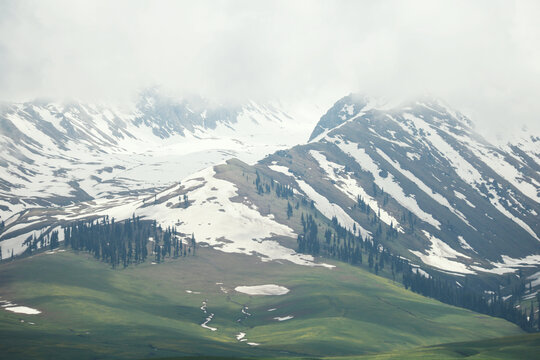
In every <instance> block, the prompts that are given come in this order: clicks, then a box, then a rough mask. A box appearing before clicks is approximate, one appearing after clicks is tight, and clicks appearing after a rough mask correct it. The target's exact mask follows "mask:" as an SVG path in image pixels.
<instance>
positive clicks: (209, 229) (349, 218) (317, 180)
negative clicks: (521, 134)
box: [1, 95, 540, 276]
mask: <svg viewBox="0 0 540 360" xmlns="http://www.w3.org/2000/svg"><path fill="white" fill-rule="evenodd" d="M49 106H50V105H49ZM144 106H148V108H147V110H146V112H145V114H146V115H145V116H146V118H145V119H143V117H142V116H141V115H140V114H141V112H142V110H141V108H139V110H138V111H139V112H137V113H135V115H133V114H132V115H130V116H131V117H124V118H123V119H124V121H123V122H121V124H126V125H125V127H122V129H123V130H122V132H121V133H122V134H125V135H123V137H120V136H116V137H114V141H115V143H113V144H112V145H111V146H109V147H107V149H109V152H103V154H101V153H100V152H99V151H90V150H88V152H89V153H90V154H92V156H94V157H95V159H98V160H93V161H95V162H96V163H99V162H100V161H105V160H104V159H110V160H109V161H110V164H111V165H110V166H111V168H112V169H111V170H110V173H109V172H108V170H102V171H101V172H100V173H99V174H98V175H94V174H92V175H93V176H96V177H99V176H105V175H108V174H110V175H108V176H109V177H108V178H106V180H103V179H100V180H101V182H99V181H98V180H94V181H95V183H85V182H84V181H82V180H78V181H77V183H78V184H81V185H80V187H81V189H86V188H87V187H88V188H90V189H94V191H96V192H97V190H95V189H100V187H99V186H103V183H106V184H107V183H108V182H110V183H112V184H116V183H114V181H118V182H119V184H122V185H114V186H117V188H112V189H111V187H109V188H107V190H102V192H101V193H99V192H98V193H97V194H96V193H91V192H90V191H87V190H84V191H85V194H87V196H88V197H92V196H95V195H97V196H95V197H96V199H90V200H87V201H81V202H74V203H72V204H68V205H66V206H62V207H59V206H57V207H52V208H51V207H49V208H46V209H44V208H36V209H29V210H26V211H23V212H20V213H18V214H17V215H16V216H12V217H11V218H10V219H9V220H7V221H6V227H5V229H4V232H3V234H2V235H1V236H2V240H3V241H2V243H1V244H2V246H3V248H4V249H7V251H8V254H9V250H13V252H14V253H15V254H18V253H21V252H23V251H24V250H25V246H24V245H22V243H23V242H24V240H25V239H27V238H28V237H29V236H32V235H34V236H36V237H37V236H39V235H40V234H41V233H43V232H50V231H51V230H53V229H60V228H61V227H62V226H64V225H66V224H69V223H70V222H72V221H75V220H77V219H93V218H98V217H101V216H106V215H108V216H110V217H114V218H116V219H118V220H121V219H125V218H128V217H131V216H132V215H133V214H136V215H140V216H143V217H144V218H146V219H155V220H157V221H158V222H159V223H161V224H162V225H163V226H175V227H176V228H177V229H178V230H179V231H183V232H186V233H191V232H194V233H195V234H197V236H198V238H199V241H201V242H202V243H206V244H207V245H208V246H213V247H215V248H216V249H221V250H223V251H227V252H239V253H247V254H257V255H258V256H260V257H261V258H262V259H263V260H271V259H280V260H288V261H292V262H295V263H299V264H304V265H316V264H320V262H318V261H316V260H315V259H313V258H312V257H311V256H309V255H306V254H298V253H297V252H296V250H297V249H296V245H295V242H294V241H295V239H296V237H297V236H298V235H299V234H300V232H301V229H302V227H301V226H300V225H299V224H300V223H299V221H297V220H295V218H294V216H293V217H292V218H290V217H289V216H286V215H285V209H287V204H288V203H289V201H290V202H291V203H292V204H295V203H296V208H297V209H298V206H299V207H300V209H301V210H298V211H309V212H313V215H314V216H315V217H316V218H317V219H319V220H318V221H319V224H318V226H320V227H321V229H320V232H319V234H320V237H321V238H320V241H321V242H322V241H324V239H323V238H322V234H323V233H324V229H325V227H326V226H329V227H331V226H333V225H332V224H334V225H335V224H336V223H339V224H340V225H341V226H343V227H345V228H347V229H348V230H349V231H350V232H354V233H355V234H356V235H360V236H361V237H362V239H364V240H365V241H377V243H378V244H380V246H381V247H382V248H385V249H388V250H389V251H391V252H392V253H394V254H397V255H400V256H403V257H406V258H409V259H411V260H412V261H413V262H415V263H417V264H419V265H420V266H422V267H423V268H424V269H426V270H428V269H432V270H437V271H442V272H446V273H449V274H453V275H455V276H464V275H482V274H487V275H489V274H504V273H508V272H514V271H516V270H517V269H518V268H522V269H524V271H525V270H526V271H525V273H526V275H530V274H529V273H532V272H533V271H537V270H535V269H538V267H539V266H540V241H539V236H540V223H539V221H538V218H539V217H538V214H539V212H540V202H539V200H540V194H539V189H540V172H539V171H538V167H539V161H538V153H539V151H538V140H537V138H536V137H534V136H533V137H530V136H529V137H528V138H525V139H521V140H520V141H519V142H515V143H513V144H507V143H503V144H499V145H497V144H490V143H488V142H487V141H486V140H484V139H483V138H482V137H481V136H480V135H479V134H478V133H477V132H475V130H474V129H473V127H472V123H471V121H470V120H469V119H467V118H466V117H465V116H463V115H462V114H460V113H459V112H456V111H454V110H452V109H451V108H449V107H448V106H446V105H445V104H443V103H442V102H440V101H438V100H433V99H428V98H425V99H421V100H417V101H412V102H408V103H404V104H400V105H388V104H380V103H377V102H376V101H373V100H370V99H368V98H366V97H361V96H354V95H350V96H347V97H345V98H343V99H341V100H339V101H338V102H337V103H336V104H335V105H334V106H333V107H332V108H331V109H330V110H328V112H327V113H326V114H325V115H324V116H323V117H322V118H321V119H320V121H319V123H318V124H317V125H316V127H315V130H313V133H312V135H311V140H310V141H309V142H308V143H304V144H301V145H297V146H294V147H292V148H287V149H285V148H283V147H281V145H287V143H289V144H290V143H293V142H292V141H290V142H289V140H288V139H289V138H287V136H290V139H292V138H294V136H293V135H295V134H298V133H300V132H301V131H300V128H301V126H300V125H298V128H299V130H298V132H295V131H293V130H291V131H289V132H282V133H280V134H278V135H276V134H277V133H276V132H275V131H277V130H276V129H279V128H280V126H285V128H287V129H289V126H291V124H292V123H293V122H292V121H289V120H282V119H283V117H281V116H286V115H284V114H283V112H279V111H278V110H275V109H271V108H267V107H262V106H259V105H256V104H250V105H249V106H246V107H244V108H243V109H242V110H241V111H240V112H239V113H237V114H239V115H236V121H230V120H228V118H226V120H225V121H215V122H214V121H210V120H209V121H210V122H209V123H208V127H207V128H204V126H206V125H204V124H205V122H204V121H205V119H204V117H203V116H198V117H197V116H194V115H193V116H194V117H193V119H192V120H190V122H189V123H188V124H190V125H186V127H184V128H182V127H180V125H179V124H180V123H181V122H180V121H177V120H171V117H167V119H169V120H167V121H168V122H167V121H165V122H164V123H161V124H160V126H159V127H157V128H158V129H161V130H156V131H154V130H153V129H154V128H156V125H155V124H156V123H157V121H156V120H152V119H153V118H154V117H155V116H157V115H156V114H159V113H161V112H162V110H157V111H155V112H152V111H150V110H151V109H156V106H155V103H152V102H151V101H146V105H144ZM161 106H162V105H159V106H157V108H160V107H161ZM178 106H180V105H178ZM187 107H189V109H190V110H192V111H193V113H198V114H199V115H201V114H202V112H201V110H200V109H199V110H195V109H194V108H195V106H193V107H191V106H188V105H185V104H184V105H182V106H181V108H187ZM190 110H187V111H188V112H189V113H190V114H191V113H192V112H191V111H190ZM27 111H28V110H27ZM79 111H80V110H79ZM109 111H111V112H112V110H109ZM171 111H172V112H173V113H175V114H180V113H181V112H180V111H179V110H171ZM203 111H204V110H203ZM227 111H229V112H227V113H230V111H233V110H230V109H229V110H227ZM274 111H275V112H274ZM21 112H22V110H21ZM85 112H88V111H87V110H86V108H85ZM102 113H104V111H102V112H101V113H100V114H102ZM207 114H208V112H207ZM246 114H249V115H246ZM272 114H274V115H272ZM278 114H282V115H278ZM190 116H191V115H190ZM256 116H260V117H259V118H256ZM99 118H100V119H102V121H106V120H104V118H105V116H103V115H99ZM106 118H107V119H109V118H110V116H106ZM118 118H120V116H118ZM254 118H256V119H257V122H254V121H253V119H254ZM125 119H129V121H126V120H125ZM96 122H97V120H96ZM276 124H278V126H277V127H276V126H275V125H276ZM190 126H191V128H190ZM249 126H251V127H249ZM103 128H104V129H107V127H103V126H102V129H103ZM312 128H313V127H312ZM236 129H238V130H236ZM240 129H241V130H240ZM246 129H247V130H246ZM268 129H272V131H274V132H272V131H271V130H268ZM81 131H82V130H81ZM237 131H241V133H242V134H252V135H244V137H243V138H242V139H246V138H248V139H252V142H251V143H248V142H247V140H246V142H245V143H240V142H238V147H230V148H228V149H229V151H230V152H228V153H227V154H226V155H227V156H229V157H230V156H231V155H233V156H240V157H241V158H242V157H243V159H244V160H246V154H241V152H242V151H243V150H245V149H252V153H251V154H247V155H248V156H247V158H250V157H251V159H253V158H255V157H256V156H260V158H262V157H263V156H264V154H265V153H267V152H271V151H274V150H275V149H277V148H280V147H281V149H280V150H279V151H276V152H275V153H274V154H272V155H269V156H267V157H265V158H264V159H263V160H260V161H259V162H258V163H255V164H253V165H249V164H245V163H243V162H240V161H229V162H228V163H227V164H225V165H220V166H217V167H212V166H210V167H208V168H207V169H205V170H201V171H199V172H196V173H195V174H192V175H189V176H183V177H180V175H178V179H180V178H182V180H181V181H179V180H178V179H177V180H176V181H175V182H174V184H172V185H169V186H168V187H166V188H165V189H163V190H161V191H155V192H151V193H149V192H146V193H144V192H139V193H137V192H131V193H128V192H127V191H126V192H124V193H122V194H121V195H118V194H116V196H106V197H103V196H100V195H103V194H109V193H110V194H112V193H113V192H114V191H117V190H118V188H119V187H120V186H126V187H128V188H129V183H127V181H128V180H126V178H127V179H130V180H129V181H132V182H133V183H137V182H140V180H137V179H134V176H133V175H130V176H131V177H127V176H126V177H124V178H121V177H120V176H116V177H114V176H113V175H115V172H116V171H118V172H120V171H124V172H128V173H130V171H131V173H130V174H133V173H134V169H132V168H129V167H128V166H125V165H122V166H124V167H125V168H126V169H115V168H114V165H113V164H118V163H119V161H120V160H122V159H124V160H123V161H125V162H124V163H127V164H130V163H129V162H128V161H133V162H136V161H139V163H142V165H133V167H134V168H135V169H136V166H140V167H141V168H143V169H145V170H144V172H146V171H148V169H151V166H148V165H145V164H146V163H144V162H143V161H140V160H138V159H139V158H138V157H137V156H140V157H141V158H144V157H145V156H148V157H149V158H154V159H155V156H156V154H157V153H159V154H163V153H166V154H170V155H171V157H176V156H180V154H182V151H188V152H189V151H190V150H191V152H190V154H191V155H190V156H193V155H192V154H193V153H197V152H200V153H201V154H203V155H204V156H202V157H201V159H207V157H208V154H209V153H211V151H210V152H208V151H207V150H205V149H204V145H201V144H206V143H207V141H208V143H211V144H214V147H210V148H209V149H216V147H215V141H221V142H225V144H229V143H227V142H226V141H228V140H225V139H231V138H230V137H229V138H227V137H226V135H230V134H238V133H239V132H237ZM257 131H260V133H259V134H258V135H253V134H256V133H257ZM280 131H281V130H280ZM102 132H104V133H105V130H102ZM118 132H120V130H118ZM145 132H146V133H145ZM180 132H183V135H182V134H179V133H180ZM127 133H129V134H131V135H127ZM140 133H144V134H146V135H145V136H146V137H144V136H142V135H139V134H140ZM216 134H218V135H216ZM224 134H225V135H224ZM108 136H109V137H110V138H112V135H108ZM214 136H215V137H217V138H218V140H216V138H214ZM273 137H274V138H273ZM275 137H278V139H279V140H276V139H275ZM300 137H301V136H300ZM156 138H158V139H159V141H158V142H157V143H158V144H159V146H161V148H160V149H156V147H155V145H154V147H151V146H149V145H148V143H149V142H150V141H148V140H147V139H152V141H154V143H155V139H156ZM171 139H182V141H184V142H179V143H175V142H173V141H172V142H169V141H170V140H171ZM190 139H193V142H191V143H190V142H189V141H188V140H190ZM253 139H257V140H258V141H260V144H261V145H260V146H257V145H253ZM296 139H298V136H297V137H296ZM304 139H305V137H304ZM102 141H105V140H102ZM145 141H146V142H145ZM231 142H232V143H237V142H236V140H232V141H231ZM109 143H111V142H109ZM186 143H187V144H188V145H187V146H186V145H185V144H186ZM25 144H26V145H25V146H28V147H31V145H28V143H27V142H25ZM66 144H70V141H66ZM130 144H131V145H130ZM133 144H134V145H133ZM165 144H166V145H165ZM220 144H221V143H220ZM268 144H270V146H267V145H268ZM59 146H60V145H59ZM59 146H58V147H59ZM66 146H67V145H66ZM79 146H82V147H83V148H84V147H85V146H86V148H87V149H89V148H88V146H89V144H88V142H82V143H81V144H79ZM129 146H132V147H131V148H130V147H129ZM144 146H147V147H146V148H145V147H144ZM166 146H170V147H167V148H166V149H167V150H165V151H164V150H163V148H165V147H166ZM195 146H196V147H197V148H196V149H197V150H195V151H193V149H192V148H191V147H195ZM224 146H225V145H224ZM137 147H139V150H141V149H148V150H142V151H141V152H139V153H137V152H135V151H134V150H133V149H134V148H135V149H136V148H137ZM110 149H118V150H115V151H111V150H110ZM261 149H262V150H261ZM57 151H58V153H61V154H62V153H63V152H62V150H61V149H59V150H57ZM81 151H83V150H81ZM152 151H153V153H152ZM28 152H31V151H30V150H28ZM217 152H218V151H217ZM94 154H95V155H94ZM176 154H177V155H176ZM64 155H65V153H64ZM100 156H101V157H100ZM51 158H52V156H51ZM223 158H225V156H224V157H222V158H219V157H217V158H216V162H217V161H219V160H220V159H223ZM119 159H120V160H119ZM126 159H128V160H126ZM66 161H67V163H68V164H71V163H69V162H68V161H69V159H68V160H66ZM28 163H29V164H31V162H28ZM88 163H91V162H90V161H88ZM124 163H121V164H124ZM154 163H155V160H154ZM180 163H181V162H180ZM164 164H165V165H166V167H167V168H169V167H170V166H171V161H169V162H164ZM201 164H203V163H202V162H198V163H197V166H200V165H201ZM85 165H88V164H85ZM209 165H213V164H209ZM95 166H96V168H95V169H90V170H88V171H89V173H88V175H87V177H89V178H90V179H91V180H90V181H92V179H93V178H91V176H92V175H91V174H90V172H91V171H99V170H100V169H102V168H103V165H102V164H99V165H98V164H96V165H95ZM98 166H101V167H98ZM190 170H191V169H190ZM195 170H196V169H193V170H192V171H190V172H192V173H193V172H194V171H195ZM164 171H167V169H164ZM170 171H171V172H173V173H174V171H173V170H170ZM148 176H149V177H150V176H155V174H149V175H148ZM259 177H261V179H262V180H257V179H259ZM109 179H112V180H109ZM121 181H124V182H123V183H122V182H121ZM261 184H264V185H261ZM90 185H91V186H90ZM148 185H149V186H155V182H154V183H151V182H150V181H149V182H148ZM274 185H275V186H276V187H278V186H279V187H286V189H289V190H287V191H290V196H291V197H290V198H286V199H283V198H282V197H280V196H279V195H277V197H276V195H275V194H277V190H276V189H277V188H272V189H273V190H270V189H271V186H272V187H273V186H274ZM111 186H113V185H111ZM139 186H140V187H139V188H143V186H141V185H140V184H139ZM256 187H257V188H256ZM259 187H260V188H259ZM130 190H131V189H130ZM81 191H82V190H81ZM107 191H109V192H107ZM272 194H274V195H272ZM186 199H189V200H186ZM306 204H312V205H311V207H310V206H308V205H306ZM302 209H304V210H302ZM294 211H297V210H294ZM296 216H297V217H298V216H299V215H298V214H297V215H296ZM297 222H298V223H297ZM323 265H324V264H323Z"/></svg>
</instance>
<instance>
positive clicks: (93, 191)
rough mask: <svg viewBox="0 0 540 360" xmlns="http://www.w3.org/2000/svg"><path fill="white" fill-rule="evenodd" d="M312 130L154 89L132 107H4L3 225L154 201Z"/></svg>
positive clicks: (258, 108) (263, 110)
mask: <svg viewBox="0 0 540 360" xmlns="http://www.w3.org/2000/svg"><path fill="white" fill-rule="evenodd" d="M293 120H294V121H295V124H296V125H295V126H292V127H289V126H288V123H290V122H291V121H293ZM286 125H287V126H286ZM311 126H312V123H311V121H310V120H306V119H305V118H303V117H302V116H299V117H295V118H294V119H293V118H292V117H291V115H288V114H287V113H285V112H284V110H283V107H280V106H279V104H278V105H273V104H264V105H261V104H255V103H253V102H250V103H247V104H244V105H242V106H228V105H227V106H225V105H220V104H215V103H211V102H210V101H208V100H205V99H202V98H199V97H190V98H187V99H172V98H169V97H165V96H162V95H160V93H159V92H157V91H156V90H147V91H145V92H143V93H142V94H141V96H140V99H139V100H138V102H137V103H136V104H133V105H132V106H131V107H128V108H125V109H123V108H118V107H113V106H105V105H94V104H83V103H77V102H71V103H66V104H59V103H51V102H40V101H34V102H29V103H23V104H4V105H3V106H2V107H1V109H0V149H1V154H2V155H1V156H0V219H1V220H4V221H5V220H7V219H8V218H9V217H10V216H11V215H13V214H15V213H17V212H20V211H22V210H24V209H27V208H31V207H36V206H37V207H44V206H66V205H68V204H73V203H77V202H80V201H87V200H91V199H98V198H104V197H109V198H110V197H118V196H123V195H128V194H137V193H139V192H141V193H146V194H148V193H153V192H154V189H156V188H158V189H159V188H163V187H164V186H166V185H167V184H171V183H174V182H176V181H178V180H179V179H181V178H183V177H185V176H187V175H188V174H190V173H193V172H195V171H198V170H200V169H202V168H205V167H208V166H211V165H213V164H217V163H220V162H223V161H224V160H226V159H228V158H230V157H239V158H241V159H243V160H244V161H249V162H254V161H256V160H258V159H260V158H262V157H263V156H264V155H266V154H268V153H271V152H273V151H275V150H277V149H281V148H286V147H289V146H292V145H294V144H297V143H299V142H303V141H304V140H305V138H306V135H305V134H306V133H307V131H308V129H309V128H310V127H311Z"/></svg>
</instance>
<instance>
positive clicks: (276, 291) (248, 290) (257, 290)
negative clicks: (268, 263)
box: [234, 284, 290, 295]
mask: <svg viewBox="0 0 540 360" xmlns="http://www.w3.org/2000/svg"><path fill="white" fill-rule="evenodd" d="M234 290H236V291H238V292H241V293H244V294H248V295H285V294H287V293H288V292H289V291H290V290H289V289H287V288H286V287H285V286H280V285H274V284H268V285H252V286H237V287H235V288H234Z"/></svg>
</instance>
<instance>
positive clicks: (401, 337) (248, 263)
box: [0, 247, 521, 359]
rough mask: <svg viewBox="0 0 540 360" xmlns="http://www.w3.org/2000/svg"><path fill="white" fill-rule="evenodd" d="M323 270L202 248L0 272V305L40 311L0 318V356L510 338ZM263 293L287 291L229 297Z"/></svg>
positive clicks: (295, 350)
mask: <svg viewBox="0 0 540 360" xmlns="http://www.w3.org/2000/svg"><path fill="white" fill-rule="evenodd" d="M332 263H333V264H334V265H336V266H337V267H336V268H333V269H327V268H321V267H318V268H311V267H306V266H299V265H295V264H291V263H289V262H283V263H279V262H277V261H274V262H264V263H261V262H260V261H259V260H258V259H257V258H256V257H253V256H245V255H239V254H228V253H223V252H220V251H217V250H215V249H210V248H204V247H202V248H199V249H198V250H197V255H196V256H194V257H193V256H188V257H185V258H180V259H177V260H170V261H166V262H164V263H160V264H157V265H152V264H150V263H149V262H147V263H144V264H140V265H137V266H132V267H128V268H126V269H123V270H112V269H110V267H109V266H108V265H106V264H104V263H100V262H99V261H96V260H95V259H93V258H92V257H91V256H90V257H87V256H85V255H84V254H83V253H79V254H76V253H74V252H71V251H65V252H59V251H55V252H54V253H52V254H49V253H42V254H38V255H34V256H32V257H27V258H24V259H21V260H18V261H13V262H8V263H1V264H0V294H2V299H0V300H8V301H12V302H14V303H17V304H19V305H24V306H28V307H32V308H35V309H37V310H39V311H41V313H40V314H37V315H26V314H16V313H11V312H8V311H5V310H4V309H2V310H0V339H2V340H0V348H2V353H3V355H4V356H3V358H6V359H10V358H33V357H44V358H45V357H50V356H53V357H54V358H55V359H72V358H79V359H86V358H88V359H90V358H96V357H99V358H117V359H118V358H119V359H124V358H128V359H133V358H150V357H166V356H187V355H198V356H209V355H214V356H215V355H220V356H243V357H255V356H256V357H281V356H287V357H299V358H303V357H310V358H312V357H322V356H338V355H339V356H347V355H349V356H351V355H359V354H368V353H375V352H381V351H385V352H386V351H390V350H396V351H397V350H398V349H399V350H404V349H411V348H414V347H417V346H425V345H434V344H439V343H443V342H455V341H466V340H480V339H487V338H490V337H496V336H508V335H517V334H520V333H521V331H520V330H519V329H518V328H517V327H516V326H515V325H513V324H511V323H509V322H506V321H504V320H501V319H497V318H492V317H489V316H485V315H480V314H476V313H473V312H471V311H468V310H464V309H460V308H456V307H453V306H448V305H445V304H442V303H439V302H438V301H435V300H432V299H428V298H424V297H422V296H419V295H417V294H414V293H412V292H410V291H406V290H405V289H403V288H402V287H401V286H399V285H396V284H395V283H393V282H392V281H391V280H387V279H384V278H382V277H380V276H375V275H374V274H371V273H369V272H367V271H364V270H362V269H360V268H358V267H353V266H350V265H347V264H344V263H341V262H332ZM263 284H276V285H279V286H282V287H286V288H287V289H288V290H289V291H288V292H287V293H286V294H284V295H268V296H262V295H251V296H250V295H247V294H244V293H241V292H239V291H236V290H235V289H236V288H237V287H238V286H250V285H263ZM205 305H206V306H205ZM81 309H84V311H81ZM209 314H214V316H213V317H212V319H211V320H210V321H209V322H207V323H205V321H206V319H207V318H208V316H209ZM280 319H281V320H280ZM21 320H22V321H21ZM201 324H205V325H206V326H208V328H205V327H203V326H201ZM212 329H216V330H215V331H212ZM243 340H245V341H243ZM250 344H251V345H250Z"/></svg>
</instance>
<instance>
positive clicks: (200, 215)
mask: <svg viewBox="0 0 540 360" xmlns="http://www.w3.org/2000/svg"><path fill="white" fill-rule="evenodd" d="M214 175H215V172H214V170H213V169H212V168H209V169H205V170H203V171H200V172H198V173H196V174H194V175H192V176H191V177H189V178H188V179H187V180H184V181H182V184H183V186H185V187H188V188H192V190H191V191H189V192H188V193H187V196H188V198H189V200H190V203H191V204H190V206H189V207H187V208H180V207H179V208H175V207H174V203H173V206H167V204H166V201H165V202H163V203H161V204H157V205H154V206H149V207H145V208H142V209H140V210H139V211H137V212H136V214H137V215H143V216H146V217H147V218H150V219H156V220H157V221H158V222H159V223H160V224H161V225H163V226H176V228H177V229H178V230H179V231H181V232H186V233H194V234H195V237H196V239H197V241H198V242H199V243H201V242H205V243H207V244H209V245H211V246H213V247H214V248H215V249H217V250H220V251H223V252H227V253H243V254H248V255H252V254H257V255H259V256H261V259H262V260H263V261H271V260H278V259H279V260H288V261H290V262H292V263H295V264H299V265H309V266H317V265H319V266H324V264H316V263H314V262H313V260H314V259H313V257H312V256H311V255H304V254H298V253H296V252H295V251H294V250H292V249H289V248H287V247H284V246H282V245H281V244H279V243H278V242H277V241H274V240H265V239H268V238H270V237H272V236H287V237H292V238H295V237H296V236H295V233H294V232H293V230H292V229H291V228H289V227H288V226H286V225H283V224H280V223H278V222H277V221H275V220H274V219H273V218H272V217H271V216H262V215H261V214H260V213H259V212H258V211H257V210H256V209H254V208H252V207H250V206H248V205H246V204H244V203H241V202H233V201H231V198H233V197H235V196H237V195H238V193H237V188H236V185H234V184H233V183H231V182H229V181H226V180H221V179H217V178H216V177H215V176H214ZM158 198H159V196H158ZM171 200H173V199H171ZM173 201H175V202H176V203H180V200H178V199H177V198H176V197H175V198H174V200H173ZM129 216H131V215H128V217H129ZM178 219H180V223H178Z"/></svg>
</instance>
